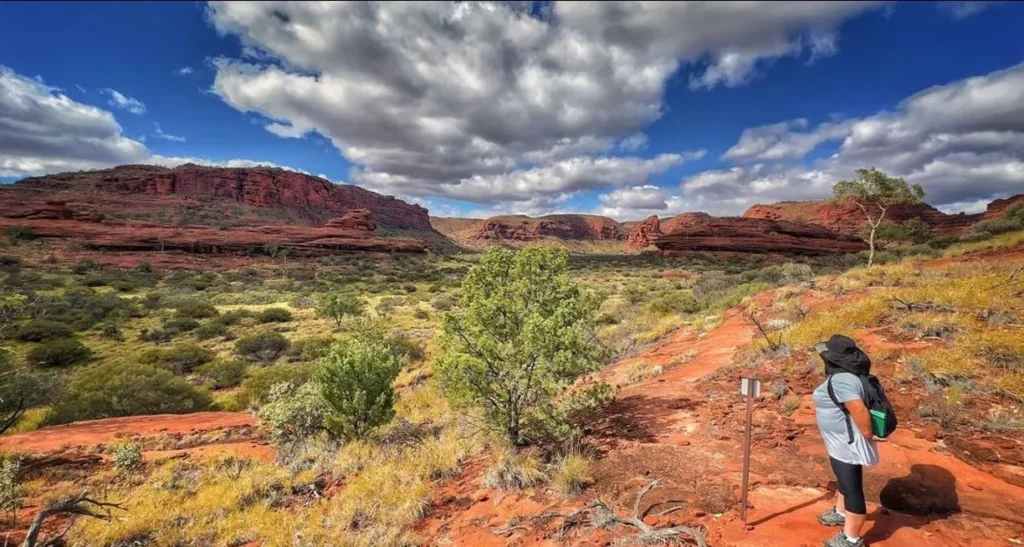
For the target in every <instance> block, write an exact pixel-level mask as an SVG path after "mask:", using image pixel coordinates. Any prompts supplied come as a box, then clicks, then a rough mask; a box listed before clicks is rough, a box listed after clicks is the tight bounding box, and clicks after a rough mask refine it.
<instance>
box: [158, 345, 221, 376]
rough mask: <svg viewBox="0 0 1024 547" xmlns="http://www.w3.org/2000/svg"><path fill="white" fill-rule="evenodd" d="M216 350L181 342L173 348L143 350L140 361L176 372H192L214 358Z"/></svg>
mask: <svg viewBox="0 0 1024 547" xmlns="http://www.w3.org/2000/svg"><path fill="white" fill-rule="evenodd" d="M214 355H215V354H214V352H213V351H212V350H209V349H206V348H204V347H202V346H197V345H195V344H180V345H177V346H174V347H172V348H166V349H163V348H155V349H149V350H146V351H144V352H142V355H140V356H139V362H140V363H145V364H147V365H156V366H160V367H163V368H166V369H169V370H172V371H174V373H175V374H186V373H189V372H192V371H193V370H195V369H196V367H198V366H200V365H203V364H206V363H209V362H210V361H212V360H213V357H214Z"/></svg>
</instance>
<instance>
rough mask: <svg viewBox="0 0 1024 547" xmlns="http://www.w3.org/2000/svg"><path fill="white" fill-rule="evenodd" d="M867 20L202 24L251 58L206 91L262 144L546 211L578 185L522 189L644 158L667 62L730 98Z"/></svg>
mask: <svg viewBox="0 0 1024 547" xmlns="http://www.w3.org/2000/svg"><path fill="white" fill-rule="evenodd" d="M871 5H872V4H871V3H859V2H846V3H827V2H826V3H805V2H782V3H772V4H770V5H759V4H758V3H717V2H707V3H704V2H692V3H668V2H665V3H661V2H649V3H648V2H641V3H635V4H628V5H626V4H618V3H614V2H595V3H582V2H579V3H576V2H571V3H556V4H554V5H553V6H550V7H549V8H546V9H543V10H540V11H541V13H539V14H538V13H531V11H530V10H531V6H530V4H525V3H524V4H515V3H495V4H490V3H472V2H469V3H426V2H410V3H397V2H396V3H381V4H369V3H347V2H327V3H293V2H259V3H237V2H214V3H212V4H211V5H210V9H209V17H210V20H211V21H212V22H213V24H214V26H215V27H216V28H217V30H218V31H219V32H221V33H224V34H233V35H237V36H239V37H240V38H241V40H242V42H243V44H244V46H245V48H246V51H247V52H248V53H249V56H248V57H249V59H247V60H242V59H219V60H218V61H217V62H216V63H215V66H216V70H217V73H216V77H215V80H214V84H213V91H214V92H215V93H216V94H218V95H219V96H220V97H221V98H223V100H224V101H226V102H227V103H228V104H229V105H231V106H233V107H234V108H236V109H238V110H240V111H243V112H254V113H258V114H261V115H263V116H265V117H266V118H267V119H268V121H267V123H266V125H265V127H266V129H267V130H268V131H270V132H272V133H274V134H276V135H279V136H281V137H286V138H295V137H301V136H303V135H307V134H309V133H313V132H316V133H319V134H321V135H323V136H325V137H327V138H329V139H330V140H331V141H332V142H333V144H334V146H335V147H337V149H338V150H339V151H340V152H341V153H342V154H343V155H344V156H345V157H346V158H348V159H349V160H351V161H352V162H353V163H354V164H356V165H357V166H358V167H357V168H356V169H354V170H353V172H352V173H351V174H350V177H351V178H352V179H353V180H355V181H356V182H359V183H365V184H370V185H373V186H374V187H377V188H381V189H386V190H388V191H391V192H394V193H398V194H400V195H409V196H421V195H436V196H447V197H458V198H459V199H468V200H471V201H476V202H480V203H493V202H495V201H497V200H500V199H508V198H509V196H510V195H515V196H523V195H526V196H531V199H532V198H533V197H535V195H536V193H546V194H547V195H548V196H557V195H559V193H560V192H562V190H561V188H562V187H563V186H568V187H574V186H578V184H576V183H574V182H569V183H557V182H552V181H550V180H548V179H546V178H544V177H542V176H531V175H541V174H559V169H561V168H564V166H565V164H566V162H572V161H577V159H578V158H579V157H580V156H581V155H582V156H584V157H589V156H591V155H593V154H601V153H606V152H608V151H610V150H611V149H612V148H614V146H615V143H616V142H620V145H619V146H620V150H624V151H627V152H628V151H631V148H632V147H636V148H632V150H634V151H635V150H639V149H640V148H642V142H641V141H640V138H639V137H635V138H633V137H630V135H634V134H635V133H637V131H639V130H640V129H641V128H642V127H643V126H644V125H646V124H647V123H650V122H651V121H653V120H655V119H657V118H658V117H659V116H660V115H661V113H662V111H663V108H664V104H663V103H664V101H663V99H664V97H663V94H664V87H665V85H666V82H667V81H668V79H669V77H671V76H672V75H673V74H674V73H675V72H676V71H677V70H678V68H679V67H680V66H681V65H682V64H687V63H688V64H692V65H693V66H695V67H697V70H699V71H701V74H700V75H699V76H697V80H695V81H699V82H700V85H699V86H700V87H714V86H716V85H738V84H740V83H742V82H745V81H747V80H749V79H750V78H751V77H753V76H755V75H756V74H757V73H758V71H759V70H760V69H761V68H763V67H765V66H766V65H767V64H768V63H770V62H771V60H773V59H776V58H779V57H781V56H793V55H802V54H806V55H808V56H809V57H816V56H823V55H828V54H831V53H832V52H834V51H835V41H834V33H835V30H836V29H837V27H838V26H839V25H840V24H841V22H842V21H843V20H844V19H846V18H849V17H851V16H853V15H856V14H858V13H860V12H862V11H864V10H866V9H869V8H870V7H871ZM623 139H624V140H623ZM579 161H582V162H586V161H591V162H593V163H598V161H597V159H591V160H586V159H582V160H579ZM644 182H645V181H643V180H640V181H636V180H624V181H619V182H618V184H619V185H629V184H643V183H644ZM510 189H511V190H510Z"/></svg>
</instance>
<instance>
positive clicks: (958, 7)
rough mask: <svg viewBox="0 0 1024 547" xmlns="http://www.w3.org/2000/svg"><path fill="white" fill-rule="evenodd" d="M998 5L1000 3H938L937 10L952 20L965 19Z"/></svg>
mask: <svg viewBox="0 0 1024 547" xmlns="http://www.w3.org/2000/svg"><path fill="white" fill-rule="evenodd" d="M999 4H1002V2H982V1H980V0H979V1H975V2H939V3H938V8H939V9H940V10H942V11H944V12H946V13H948V14H949V15H951V16H952V17H953V18H954V19H967V18H968V17H970V16H972V15H977V14H979V13H981V12H983V11H985V10H987V9H989V8H991V7H994V6H998V5H999Z"/></svg>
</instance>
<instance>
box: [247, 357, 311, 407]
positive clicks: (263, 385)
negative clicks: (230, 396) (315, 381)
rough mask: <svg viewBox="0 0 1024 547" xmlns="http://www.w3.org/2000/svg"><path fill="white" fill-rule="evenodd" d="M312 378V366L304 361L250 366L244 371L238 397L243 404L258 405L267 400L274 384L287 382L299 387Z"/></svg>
mask: <svg viewBox="0 0 1024 547" xmlns="http://www.w3.org/2000/svg"><path fill="white" fill-rule="evenodd" d="M312 378H313V367H311V366H309V365H308V364H304V363H297V364H286V365H272V366H269V367H251V368H249V369H248V370H247V371H246V377H245V380H243V381H242V389H241V391H240V393H239V397H238V399H239V402H240V403H241V404H242V405H244V406H259V405H261V404H263V403H264V402H266V401H267V398H268V397H269V396H270V389H271V388H272V387H274V386H275V385H277V384H281V383H288V384H291V385H292V386H294V387H299V386H301V385H302V384H305V383H306V382H309V381H310V379H312Z"/></svg>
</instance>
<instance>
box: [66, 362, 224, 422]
mask: <svg viewBox="0 0 1024 547" xmlns="http://www.w3.org/2000/svg"><path fill="white" fill-rule="evenodd" d="M210 402H211V400H210V395H209V394H208V393H206V392H205V391H202V390H199V389H196V388H195V387H193V386H192V385H191V384H189V383H188V382H187V381H186V380H185V379H184V378H181V377H179V376H175V375H174V373H172V372H171V371H169V370H166V369H162V368H159V367H155V366H153V365H145V364H142V363H134V362H123V363H117V362H107V363H102V364H99V365H94V366H89V367H85V368H83V369H80V370H79V371H78V372H76V373H75V375H74V376H72V378H71V380H70V381H69V382H68V384H67V388H66V389H65V391H64V394H63V396H62V397H61V400H60V401H59V402H58V403H57V404H56V405H55V406H54V408H53V410H52V412H51V413H50V415H49V416H48V417H47V422H49V423H67V422H73V421H77V420H91V419H96V418H110V417H115V416H134V415H138V414H184V413H188V412H198V411H201V410H206V409H207V408H209V406H210Z"/></svg>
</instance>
